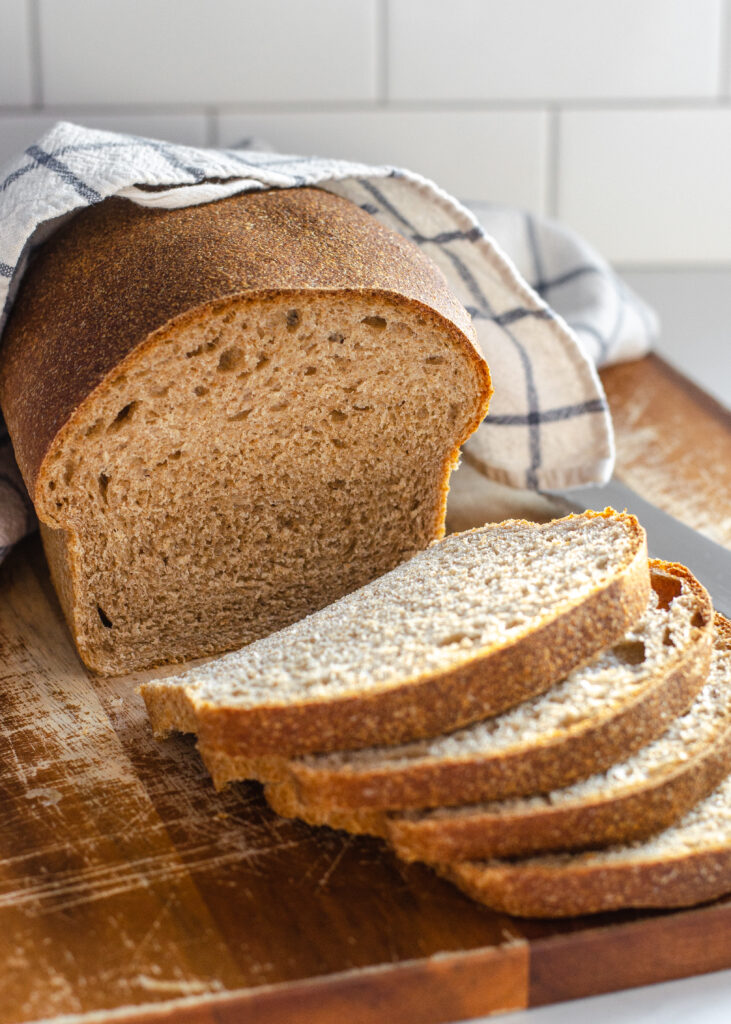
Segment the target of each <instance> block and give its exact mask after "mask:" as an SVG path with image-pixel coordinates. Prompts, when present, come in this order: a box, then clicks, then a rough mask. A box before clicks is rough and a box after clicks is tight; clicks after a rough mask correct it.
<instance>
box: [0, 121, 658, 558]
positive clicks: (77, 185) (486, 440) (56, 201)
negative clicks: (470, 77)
mask: <svg viewBox="0 0 731 1024" xmlns="http://www.w3.org/2000/svg"><path fill="white" fill-rule="evenodd" d="M454 158H455V160H459V159H465V154H459V153H455V154H454ZM303 185H316V186H318V187H319V188H324V189H327V190H328V191H330V192H334V193H336V194H338V195H340V196H344V197H345V198H346V199H349V200H351V202H354V203H357V204H358V205H359V206H360V207H361V208H362V209H364V210H366V211H367V212H368V213H369V214H371V215H372V216H373V217H375V218H376V219H377V220H379V221H380V222H381V223H382V224H385V225H386V226H387V227H389V228H392V229H394V230H395V231H398V232H400V233H401V234H402V235H404V236H405V237H406V238H409V239H411V240H412V241H413V242H415V243H416V244H417V245H418V246H420V247H421V248H422V249H423V250H424V252H425V253H427V254H428V255H429V256H430V257H431V258H432V259H433V260H434V261H435V262H436V263H437V264H438V265H439V266H440V267H441V269H442V271H443V272H444V274H445V276H446V278H447V280H448V282H449V284H450V286H451V288H452V290H453V291H454V292H455V293H456V295H457V297H458V298H459V299H460V300H461V301H462V303H463V304H464V305H465V306H466V307H467V309H468V310H469V312H470V314H471V315H472V319H473V321H474V325H475V330H476V331H477V336H478V338H479V342H480V345H481V347H482V350H483V352H484V354H485V357H486V359H487V361H488V364H489V366H490V371H491V374H492V378H493V384H494V387H495V394H494V397H493V400H492V404H491V406H490V413H489V416H488V417H487V419H486V420H485V422H484V423H483V424H482V426H480V428H479V429H478V431H477V433H476V434H475V435H474V436H473V437H472V438H471V439H470V441H469V442H468V447H469V450H470V452H471V454H472V456H473V457H474V463H475V464H477V465H479V466H480V467H481V468H482V471H483V472H484V473H485V474H486V475H487V476H489V477H491V478H493V479H495V480H498V481H501V482H502V483H506V484H510V485H513V486H516V487H527V488H561V487H570V486H577V485H580V484H582V483H595V482H600V481H604V480H606V479H607V477H608V476H609V475H610V473H611V469H612V463H613V457H614V449H613V438H612V426H611V420H610V417H609V413H608V410H607V406H606V402H605V398H604V394H603V391H602V387H601V384H600V382H599V378H598V376H597V373H596V366H597V365H598V364H602V363H606V362H610V361H614V360H621V359H627V358H632V357H635V356H638V355H641V354H642V353H643V352H645V351H646V350H647V348H648V347H649V345H650V343H651V340H652V337H653V335H654V333H655V331H656V320H655V316H654V314H653V313H652V312H651V311H650V310H649V309H648V308H647V307H646V306H645V304H644V303H643V302H642V301H641V300H640V299H638V298H637V297H636V296H635V295H633V294H632V293H631V292H630V291H629V289H628V288H626V287H625V286H624V285H623V284H622V283H621V282H620V281H619V279H618V278H617V277H616V276H615V274H614V273H613V272H612V271H611V270H610V268H609V267H608V266H607V264H606V263H605V262H604V261H603V260H601V259H600V258H599V257H598V256H597V255H596V254H595V253H594V252H592V250H591V249H590V248H589V247H588V246H587V245H586V244H585V243H583V242H582V241H581V240H579V239H578V238H576V237H575V236H574V235H572V234H570V233H569V232H567V231H565V230H564V229H563V228H561V227H559V226H558V225H555V224H549V223H548V222H545V221H542V220H540V219H538V218H535V217H533V216H531V215H528V214H524V213H520V212H517V211H514V210H504V209H500V208H493V207H482V208H481V209H480V210H479V214H480V220H479V221H478V219H477V218H476V217H475V215H474V214H473V213H471V212H470V211H469V210H468V209H466V208H465V207H464V206H463V205H461V204H460V203H458V202H457V201H456V200H455V199H453V198H452V197H451V196H449V195H448V194H447V193H446V192H444V191H443V190H442V189H440V188H439V187H438V186H437V185H435V184H433V183H432V182H431V181H428V180H427V179H425V178H423V177H421V176H420V175H418V174H415V173H413V172H412V171H406V170H403V169H400V168H395V167H385V166H384V167H369V166H366V165H364V164H357V163H349V162H346V161H344V160H331V159H323V158H321V157H309V156H286V155H283V154H281V153H271V152H264V151H260V150H252V149H250V148H248V147H247V146H246V144H244V146H243V147H242V148H240V149H232V150H212V149H193V148H191V147H189V146H178V145H172V144H169V143H166V142H159V141H155V140H153V139H144V138H138V137H135V136H130V135H117V134H112V133H110V132H102V131H92V130H90V129H88V128H83V127H81V126H79V125H74V124H68V123H63V122H62V123H59V124H57V125H55V126H54V127H53V128H52V129H51V130H50V131H49V132H47V133H46V134H45V135H44V136H43V137H42V138H41V139H39V140H38V142H37V143H36V144H35V145H32V146H29V147H28V149H27V150H26V151H25V152H24V153H23V154H22V155H20V156H19V157H18V158H17V159H16V160H15V161H13V162H11V163H10V164H9V165H6V166H5V167H4V168H3V169H2V170H1V171H0V308H2V310H3V312H2V318H1V319H0V330H1V329H2V326H3V325H4V323H5V320H6V319H7V316H8V314H9V312H10V309H11V306H12V303H13V299H14V297H15V295H16V294H17V292H18V287H19V285H20V281H21V279H22V276H23V272H24V270H25V268H26V267H27V265H28V261H29V259H30V258H31V256H32V253H33V250H34V249H35V248H36V247H37V246H38V245H40V244H41V243H42V242H43V241H44V240H45V239H46V238H48V237H49V235H50V234H51V233H52V232H53V231H55V230H56V229H57V228H58V227H59V226H60V224H62V223H63V222H64V220H66V219H67V218H68V217H70V216H72V215H73V214H74V212H75V211H77V210H79V209H81V208H82V207H84V206H89V205H90V204H92V203H98V202H101V200H102V199H105V198H106V197H108V196H121V197H123V198H126V199H129V200H131V201H132V202H135V203H139V204H140V205H143V206H153V207H167V208H172V207H180V206H189V205H194V204H197V203H208V202H213V201H214V200H217V199H222V198H224V197H225V196H230V195H233V194H234V193H238V192H246V191H253V190H261V189H268V188H297V187H300V186H303ZM149 186H155V189H154V190H152V191H151V190H150V189H149ZM480 221H481V222H480ZM50 372H52V369H51V371H50ZM34 525H35V520H34V517H33V512H32V508H31V506H30V503H29V501H28V498H27V496H26V494H25V491H24V488H23V484H22V481H21V480H20V476H19V474H18V471H17V467H16V466H15V463H14V459H13V457H12V447H11V442H10V439H9V438H8V435H7V432H6V431H5V430H4V429H3V430H2V432H1V433H0V557H2V555H3V554H4V553H6V552H7V550H8V549H9V547H10V546H11V545H12V544H13V543H14V542H15V541H17V540H18V539H19V538H20V537H22V536H23V535H24V534H25V533H26V532H28V531H29V530H30V529H32V528H33V526H34Z"/></svg>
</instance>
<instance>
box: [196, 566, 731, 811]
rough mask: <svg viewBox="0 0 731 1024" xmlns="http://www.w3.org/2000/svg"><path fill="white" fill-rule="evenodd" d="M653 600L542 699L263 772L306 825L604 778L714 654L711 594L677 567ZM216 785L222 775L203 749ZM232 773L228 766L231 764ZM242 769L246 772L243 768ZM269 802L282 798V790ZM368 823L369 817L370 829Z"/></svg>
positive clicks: (698, 681)
mask: <svg viewBox="0 0 731 1024" xmlns="http://www.w3.org/2000/svg"><path fill="white" fill-rule="evenodd" d="M650 566H651V569H652V572H651V579H652V583H653V590H652V596H651V598H650V600H649V602H648V604H647V605H646V608H645V613H644V616H638V617H637V618H638V620H639V621H638V623H637V625H636V626H635V627H633V628H631V629H630V630H629V632H628V633H627V634H626V635H625V636H624V637H623V638H622V640H621V641H620V642H619V643H618V644H615V645H614V646H613V647H611V648H608V649H606V650H604V651H603V652H601V653H600V654H599V655H598V656H597V657H595V658H594V659H593V660H592V661H591V662H590V663H589V664H588V665H586V666H582V667H580V668H577V669H575V670H574V671H572V672H571V673H570V674H569V676H568V677H567V678H566V679H565V680H564V681H563V682H561V683H560V684H559V685H557V686H554V687H553V688H552V689H551V690H549V691H548V692H547V693H544V694H542V695H540V696H537V697H534V698H533V699H531V700H529V701H527V702H525V703H523V704H521V705H519V706H518V707H515V708H513V709H512V710H509V711H506V712H505V713H504V714H502V715H500V716H499V717H496V718H492V719H490V720H488V721H484V722H479V723H477V724H475V725H471V726H469V727H467V728H465V729H462V730H460V731H458V732H456V733H453V734H451V735H443V736H438V737H436V738H435V739H431V740H428V741H423V742H413V743H409V744H406V745H403V746H399V747H385V746H379V747H375V748H370V749H366V750H359V751H355V752H349V753H344V752H342V751H338V752H336V753H334V754H330V755H318V756H312V757H306V758H297V759H293V760H291V761H289V762H287V763H285V764H284V765H283V766H281V767H280V766H278V765H272V764H271V763H270V764H267V765H264V766H262V769H263V773H265V772H269V774H268V775H266V774H263V773H262V774H261V775H260V777H263V778H264V779H265V780H266V781H276V782H278V783H279V784H280V786H283V785H289V786H291V787H292V789H293V790H294V794H292V795H290V796H288V797H286V799H287V800H289V801H290V803H291V802H293V801H295V800H296V802H297V803H298V805H299V807H300V811H301V812H302V813H301V815H300V816H304V817H305V818H306V819H307V820H309V821H323V820H325V821H326V820H327V815H328V814H329V812H330V811H331V810H333V809H334V808H337V809H339V810H340V811H343V810H345V809H350V810H355V811H357V812H361V811H363V810H369V811H372V810H375V809H381V810H386V809H399V808H409V807H411V808H425V807H443V806H449V805H461V804H470V803H474V802H476V801H480V800H499V799H503V798H505V797H506V796H514V795H520V794H526V793H537V792H545V791H546V790H548V789H551V788H554V787H557V786H566V785H568V784H570V783H571V782H573V781H575V780H577V779H580V778H586V777H587V776H588V775H591V774H592V773H593V772H596V771H600V770H603V769H604V768H606V767H608V766H609V765H611V764H613V763H614V762H615V761H619V760H621V759H623V758H624V757H625V756H626V755H627V753H628V752H630V751H632V750H636V749H638V748H639V747H641V746H643V745H644V744H646V743H648V742H649V741H650V740H652V739H654V738H655V737H656V736H658V735H659V734H660V733H662V732H663V731H664V730H665V729H666V728H667V726H668V725H669V723H670V722H671V721H672V719H673V718H674V717H676V716H677V715H680V714H682V713H683V712H684V711H686V710H687V709H688V707H689V705H690V704H691V702H692V700H693V698H694V697H695V695H696V693H697V692H698V690H699V689H700V687H701V686H702V684H703V680H704V677H705V674H706V671H707V668H708V664H709V660H710V654H711V638H712V622H711V620H712V611H711V603H710V599H709V597H708V594H707V593H706V591H705V590H704V589H703V587H702V586H701V585H700V584H699V583H698V581H697V580H696V579H695V578H694V577H693V576H692V575H691V573H689V572H688V570H687V569H685V568H684V567H682V566H678V565H674V564H670V563H666V562H659V561H653V562H651V563H650ZM202 754H203V756H204V758H205V760H206V764H207V766H208V768H209V771H213V773H214V775H215V778H216V780H217V781H218V782H219V783H220V782H221V781H223V780H224V779H225V772H226V769H227V768H230V767H231V765H226V763H225V761H224V760H223V759H222V758H221V757H220V756H219V757H215V755H214V756H213V757H212V756H211V753H210V752H209V750H208V748H207V747H205V748H203V749H202ZM234 767H236V766H234ZM244 767H246V766H244ZM276 799H277V800H278V801H282V800H284V799H285V795H284V794H283V793H282V792H281V790H280V792H279V794H278V796H277V797H276ZM369 821H372V818H371V819H369Z"/></svg>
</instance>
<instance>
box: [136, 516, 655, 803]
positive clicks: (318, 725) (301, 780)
mask: <svg viewBox="0 0 731 1024" xmlns="http://www.w3.org/2000/svg"><path fill="white" fill-rule="evenodd" d="M585 515H589V516H590V517H591V516H613V517H617V516H619V517H620V518H623V519H625V520H626V522H627V524H628V527H629V529H630V531H631V532H632V534H633V535H634V538H635V552H634V555H633V557H632V558H631V560H630V561H629V562H628V564H627V565H626V566H625V567H624V569H623V570H622V571H621V572H619V573H618V574H617V575H616V576H615V577H613V578H612V579H611V580H609V581H608V582H607V583H606V584H605V585H604V586H603V587H600V588H598V589H597V590H595V591H594V593H592V594H591V595H589V597H587V598H584V599H582V600H581V601H579V602H577V603H576V604H575V605H574V606H573V607H570V608H568V609H567V610H565V611H564V612H562V613H560V614H558V615H554V616H552V617H550V618H549V619H548V621H547V622H544V623H543V625H541V626H539V627H538V628H536V629H534V630H533V631H532V632H530V633H529V634H527V635H524V636H522V637H519V638H517V639H516V640H515V641H513V642H512V643H510V644H508V645H506V646H504V647H499V648H497V649H494V650H491V651H488V652H487V656H485V653H484V652H483V653H482V654H478V655H476V656H473V657H472V658H471V659H470V660H469V661H466V662H465V663H464V664H462V665H460V666H458V667H457V668H455V669H453V670H452V671H450V672H442V673H439V674H436V675H428V676H425V677H422V678H419V679H413V680H409V681H408V682H406V683H404V684H403V685H401V686H399V687H394V688H392V689H390V690H382V691H378V692H375V693H366V694H359V695H355V696H353V695H349V696H344V697H339V698H337V699H331V700H328V701H318V702H316V701H312V702H310V703H307V704H305V703H300V704H296V705H291V706H271V707H261V708H259V707H257V708H243V707H220V706H218V705H216V704H214V703H212V702H208V701H203V700H195V699H193V700H192V701H191V704H192V711H193V713H194V715H195V719H196V732H197V734H198V739H199V745H200V747H201V749H202V750H204V751H205V750H208V749H215V750H217V751H218V752H219V754H229V755H231V756H232V757H233V758H235V757H237V756H242V755H243V756H245V757H246V758H251V757H259V756H261V755H277V756H279V757H295V756H296V755H298V754H305V753H310V752H314V751H328V750H348V749H351V750H352V749H357V748H359V747H367V746H375V745H390V744H395V743H400V742H403V741H405V740H410V739H419V738H423V737H427V736H436V735H439V734H440V733H442V732H447V731H449V730H451V729H456V728H459V727H460V726H462V725H467V724H469V723H471V722H475V721H478V720H480V719H482V718H487V717H489V716H490V715H493V714H497V713H498V712H500V711H503V710H505V709H506V708H508V707H512V706H513V705H515V704H518V703H519V702H520V701H522V700H525V699H526V698H528V697H531V696H534V695H535V694H538V693H542V692H544V691H545V690H547V689H548V688H549V687H550V686H551V685H553V684H554V683H555V682H558V680H559V679H561V678H563V676H565V675H566V674H567V673H568V672H569V671H570V670H571V669H572V668H574V667H576V666H577V665H580V664H582V663H583V662H585V661H587V660H588V659H589V658H590V657H591V656H592V655H593V654H595V653H596V651H597V650H600V649H601V648H602V647H605V646H607V645H608V644H611V643H613V642H614V641H616V640H618V639H620V638H621V637H622V636H623V635H624V633H625V632H626V630H627V628H628V626H629V624H630V623H631V622H632V621H633V620H634V619H635V618H637V617H638V616H640V615H641V614H642V612H643V611H644V609H645V607H646V605H647V600H648V597H649V590H650V577H649V571H648V563H647V544H646V539H645V534H644V530H643V529H642V527H641V526H640V525H639V523H638V522H637V520H636V519H635V518H634V516H628V515H626V514H625V513H616V512H614V511H613V510H610V509H607V510H605V511H604V512H600V513H594V512H592V513H585ZM168 689H169V688H168ZM181 689H182V688H181ZM141 690H142V695H143V697H144V698H145V702H146V704H147V710H148V713H149V714H150V718H151V720H152V723H153V728H154V729H155V731H156V732H157V733H160V734H164V733H165V732H166V731H168V730H170V729H171V728H179V726H178V725H177V724H176V721H175V715H174V714H171V713H170V709H169V708H167V707H166V700H165V690H164V689H163V691H162V693H161V692H160V690H159V689H158V687H156V686H155V684H149V685H147V686H143V687H142V688H141ZM308 771H309V769H307V768H306V767H304V766H300V765H299V764H298V765H297V781H298V785H299V786H300V788H301V794H302V796H303V798H305V799H306V800H308V801H310V800H313V801H314V800H316V799H317V793H318V791H319V790H318V786H319V783H320V782H321V780H318V783H317V784H313V785H312V786H310V784H309V781H308V774H307V773H308ZM356 784H357V780H356ZM327 800H328V802H329V803H330V804H332V805H333V806H338V807H348V806H353V807H365V806H372V805H371V804H369V802H368V797H367V794H363V793H362V791H361V788H360V787H359V786H358V789H357V791H356V793H352V794H351V790H350V788H349V785H348V782H343V781H342V780H341V779H340V778H337V779H334V780H333V791H332V792H331V793H329V794H328V796H327ZM349 801H350V802H349ZM421 806H423V804H422V805H421Z"/></svg>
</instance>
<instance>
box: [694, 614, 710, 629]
mask: <svg viewBox="0 0 731 1024" xmlns="http://www.w3.org/2000/svg"><path fill="white" fill-rule="evenodd" d="M707 621H708V620H707V619H706V616H705V615H704V614H703V612H695V614H694V615H693V618H692V619H691V620H690V624H691V626H693V627H694V628H695V629H700V628H701V627H702V626H705V624H706V622H707Z"/></svg>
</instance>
